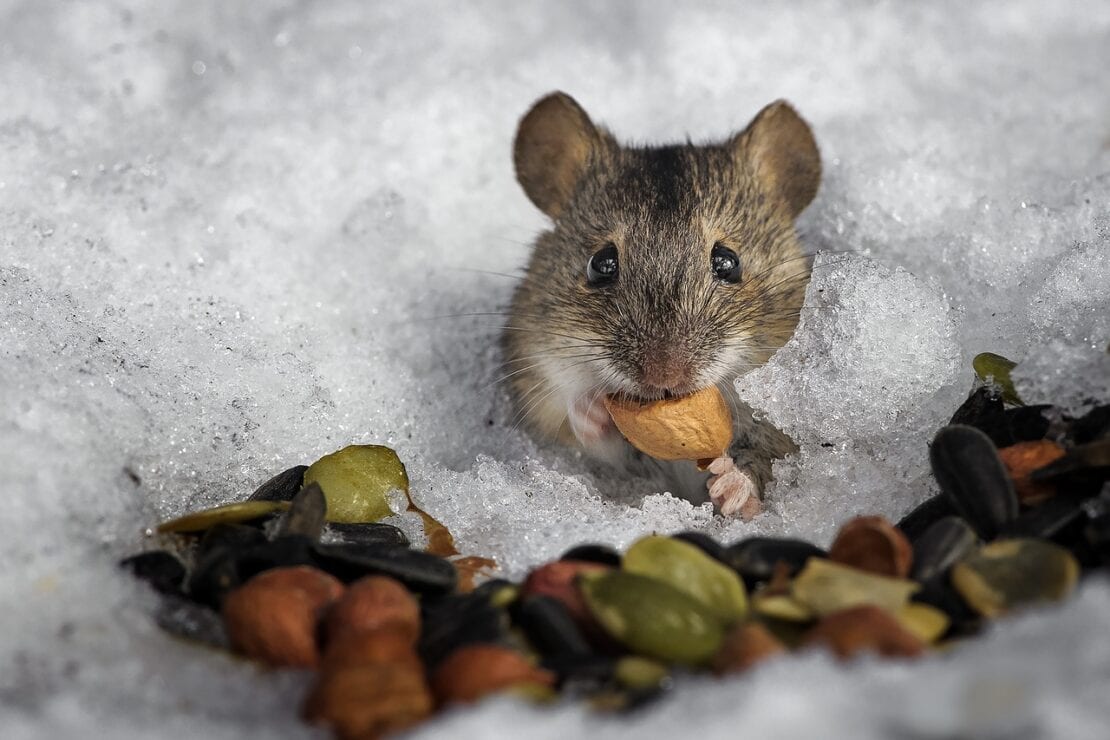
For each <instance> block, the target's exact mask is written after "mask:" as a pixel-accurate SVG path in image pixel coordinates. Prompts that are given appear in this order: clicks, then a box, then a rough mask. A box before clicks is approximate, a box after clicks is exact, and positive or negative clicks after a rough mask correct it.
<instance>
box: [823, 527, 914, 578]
mask: <svg viewBox="0 0 1110 740" xmlns="http://www.w3.org/2000/svg"><path fill="white" fill-rule="evenodd" d="M829 560H832V561H835V562H837V563H843V564H844V565H850V566H852V567H853V568H858V569H859V570H865V571H867V572H869V573H877V574H879V575H881V576H891V577H892V578H905V577H906V576H908V575H909V573H910V566H911V565H913V546H912V545H911V544H910V541H909V540H908V539H907V538H906V535H904V534H902V530H900V529H898V528H897V527H895V526H894V525H893V524H891V523H890V522H888V521H887V520H886V519H884V518H883V517H881V516H857V517H856V518H855V519H851V520H849V521H848V522H847V523H845V524H844V526H842V527H841V528H840V532H839V533H837V535H836V540H835V541H834V542H833V544H832V547H830V548H829Z"/></svg>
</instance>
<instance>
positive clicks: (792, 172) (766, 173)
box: [731, 100, 821, 218]
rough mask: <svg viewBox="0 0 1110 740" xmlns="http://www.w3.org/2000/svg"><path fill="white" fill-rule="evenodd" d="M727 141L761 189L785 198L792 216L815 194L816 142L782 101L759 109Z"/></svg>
mask: <svg viewBox="0 0 1110 740" xmlns="http://www.w3.org/2000/svg"><path fill="white" fill-rule="evenodd" d="M731 144H732V146H733V151H734V152H735V153H736V155H737V156H739V157H741V158H743V159H744V160H746V161H747V163H748V165H749V166H750V167H751V168H752V169H753V170H755V174H756V177H757V178H758V179H759V182H760V184H762V185H763V187H764V189H765V190H766V191H767V192H769V193H773V194H775V195H777V196H778V197H780V198H782V200H783V201H785V203H786V205H787V208H788V209H789V211H790V216H791V217H792V218H793V217H796V216H797V215H798V214H799V213H801V212H802V211H803V210H804V209H805V207H806V206H808V205H809V203H810V201H812V200H813V196H815V195H817V186H818V185H819V184H820V182H821V154H820V152H818V151H817V142H815V141H814V140H813V132H812V131H810V130H809V124H807V123H806V122H805V121H803V120H802V118H801V116H799V115H798V114H797V112H795V110H794V109H793V108H791V107H790V104H789V103H787V102H786V101H785V100H776V101H775V102H774V103H771V104H770V105H768V106H767V107H766V108H764V109H763V110H761V111H760V112H759V114H758V115H756V117H755V118H753V119H752V122H751V123H749V124H748V127H747V128H746V129H744V130H743V131H742V132H741V133H739V134H737V135H736V136H734V137H733V139H732V142H731Z"/></svg>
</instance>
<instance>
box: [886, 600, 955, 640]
mask: <svg viewBox="0 0 1110 740" xmlns="http://www.w3.org/2000/svg"><path fill="white" fill-rule="evenodd" d="M894 616H895V617H896V618H897V619H898V622H899V624H901V625H902V626H903V627H905V628H906V631H907V632H910V633H912V634H913V635H914V636H915V637H917V638H918V639H919V640H921V641H922V642H924V643H934V642H936V641H937V640H938V639H940V636H941V635H943V634H944V633H945V631H946V630H947V629H948V624H949V620H948V615H947V614H945V613H944V612H942V611H941V610H940V609H937V608H936V607H932V606H929V605H928V604H918V603H916V602H911V603H909V604H906V605H905V606H903V607H902V608H901V609H900V610H899V611H898V612H897V613H896V614H895V615H894Z"/></svg>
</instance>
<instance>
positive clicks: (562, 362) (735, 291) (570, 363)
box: [502, 92, 821, 503]
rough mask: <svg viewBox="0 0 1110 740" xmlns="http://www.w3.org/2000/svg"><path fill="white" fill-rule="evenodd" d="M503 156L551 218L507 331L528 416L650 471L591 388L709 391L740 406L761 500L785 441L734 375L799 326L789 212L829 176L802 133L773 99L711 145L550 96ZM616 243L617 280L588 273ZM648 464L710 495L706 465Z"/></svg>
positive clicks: (509, 362)
mask: <svg viewBox="0 0 1110 740" xmlns="http://www.w3.org/2000/svg"><path fill="white" fill-rule="evenodd" d="M513 161H514V165H515V168H516V175H517V179H518V180H519V182H520V184H521V186H522V187H523V189H524V192H525V193H526V194H527V196H528V197H529V199H530V200H531V201H532V202H533V203H534V204H535V205H536V206H537V207H538V208H539V209H540V210H541V211H543V212H544V213H545V214H547V215H548V216H549V217H550V218H551V221H552V226H551V228H550V229H548V230H546V231H544V232H543V233H541V234H540V235H539V236H538V238H537V239H536V241H535V244H534V247H533V250H532V254H531V259H530V261H529V263H528V266H527V270H526V273H525V276H524V278H523V280H522V281H521V282H520V283H519V285H518V286H517V288H516V290H515V292H514V294H513V298H512V302H511V306H510V310H509V320H508V321H507V323H506V327H505V329H504V331H503V333H502V352H503V356H504V360H505V365H506V370H507V373H508V376H507V377H508V381H509V388H510V393H511V395H512V397H513V400H514V403H515V405H516V409H517V413H518V415H519V417H520V419H521V420H522V422H523V423H524V424H525V425H526V426H527V427H528V428H529V429H531V430H532V431H533V433H535V434H537V435H539V436H542V437H545V438H553V439H560V440H563V441H565V442H567V443H570V444H576V445H579V446H581V447H582V448H583V449H585V450H586V452H587V453H589V454H591V455H592V456H594V457H597V458H601V459H604V460H608V461H609V462H612V463H614V464H642V463H643V462H645V461H644V459H643V457H644V456H643V455H641V454H640V453H638V452H636V451H635V450H634V449H633V448H632V447H631V445H629V444H628V443H627V442H626V441H625V440H624V439H623V438H622V437H621V436H620V434H619V433H618V432H617V431H616V429H615V428H614V427H613V425H612V422H611V420H610V419H609V418H608V414H607V412H605V410H604V406H603V405H602V404H601V402H600V399H601V398H602V397H603V396H604V395H605V394H612V393H619V394H625V395H628V396H631V397H635V398H640V399H654V398H661V397H671V396H680V395H685V394H687V393H691V392H693V391H695V390H698V389H701V388H704V387H707V386H709V385H716V386H718V387H719V388H720V389H721V391H722V393H723V394H724V395H725V397H726V399H728V401H729V403H730V405H732V407H733V419H734V441H733V444H732V446H731V448H730V449H729V451H728V454H729V457H730V458H731V459H732V461H733V462H734V463H735V466H736V468H737V469H739V470H742V471H744V472H745V473H746V475H747V477H748V478H750V480H751V482H752V484H753V485H754V489H755V492H756V494H757V495H761V493H762V490H763V488H764V487H765V486H766V484H767V483H768V482H769V481H770V479H771V464H772V462H773V460H774V459H776V458H780V457H783V456H784V455H786V454H789V453H790V452H791V451H793V450H794V449H795V447H794V445H793V443H792V442H791V440H790V439H789V438H788V437H786V435H784V434H783V433H782V432H780V431H779V430H777V429H775V428H774V427H773V426H771V425H769V424H767V423H766V422H757V421H756V420H755V419H754V418H753V415H752V412H751V409H750V408H748V407H746V406H745V405H744V404H742V403H741V402H740V401H739V400H738V399H737V397H736V394H735V391H734V389H733V380H734V379H735V378H736V376H738V375H740V374H742V373H744V372H745V371H747V370H749V369H751V368H753V367H756V366H758V365H761V364H763V363H764V362H766V361H767V359H768V358H769V357H770V356H771V355H772V354H773V353H774V352H775V350H777V349H778V348H779V347H781V346H782V345H783V344H784V343H785V342H786V341H787V340H788V339H789V338H790V336H791V335H792V334H793V332H794V329H795V327H796V325H797V323H798V318H799V313H800V310H801V308H802V304H803V300H804V296H805V289H806V285H807V283H808V280H809V258H808V257H807V256H806V255H805V254H804V252H803V251H802V248H801V244H800V243H799V239H798V236H797V233H796V230H795V226H794V220H795V219H796V218H797V216H798V214H799V213H801V211H802V210H803V209H804V208H805V207H806V206H807V205H808V204H809V203H810V201H812V200H813V198H814V196H815V195H816V192H817V188H818V184H819V182H820V176H821V161H820V155H819V153H818V149H817V145H816V142H815V141H814V138H813V135H812V133H811V131H810V128H809V126H808V125H807V124H806V123H805V121H803V120H802V119H801V117H800V116H798V114H797V113H796V112H795V111H794V109H793V108H792V107H791V106H790V105H789V104H788V103H786V102H784V101H777V102H774V103H771V104H770V105H768V106H767V107H765V108H764V109H763V110H761V111H760V112H759V113H758V114H757V115H756V117H755V118H754V119H753V120H752V122H751V123H750V124H749V125H748V126H747V127H746V128H745V129H744V130H743V131H740V132H739V133H737V134H735V135H733V136H731V137H729V138H728V139H727V140H725V141H723V142H720V143H711V144H703V145H695V144H692V143H689V142H687V143H684V144H673V145H665V146H623V145H621V144H620V143H618V141H617V140H616V139H615V138H614V137H613V135H612V134H611V133H610V132H609V131H608V130H606V129H605V128H603V127H600V126H598V125H596V124H594V123H593V121H591V120H590V117H589V116H588V115H587V114H586V112H585V111H584V110H583V109H582V107H581V106H579V105H578V103H577V102H575V100H574V99H573V98H571V97H570V96H568V95H566V94H565V93H561V92H555V93H552V94H550V95H548V96H546V97H544V98H542V99H541V100H539V101H538V102H537V103H535V105H533V107H532V108H531V109H530V110H529V111H528V113H527V114H525V116H524V117H523V118H522V119H521V121H520V125H519V128H518V130H517V135H516V140H515V144H514V149H513ZM612 248H615V255H616V257H615V260H616V262H615V264H616V265H617V268H616V277H615V278H614V279H611V280H609V282H606V283H604V284H592V283H591V282H590V279H589V278H588V276H587V265H588V264H593V265H601V266H602V267H610V268H611V266H612V264H613V263H612V262H608V263H606V262H597V261H595V262H594V263H591V258H593V257H594V255H597V254H599V253H600V251H601V250H603V249H608V250H609V251H607V252H605V253H604V254H606V255H612V254H613V250H612ZM715 248H716V249H715ZM722 250H723V251H722ZM728 253H732V254H735V255H736V256H737V257H738V258H739V266H740V270H739V280H738V281H737V282H735V283H733V282H727V281H725V280H722V279H721V278H720V274H723V273H715V272H714V269H713V265H718V264H720V265H724V266H726V267H727V266H728V265H729V264H731V263H729V262H727V261H726V262H723V263H715V262H713V261H712V260H713V255H717V254H728ZM596 275H597V273H595V277H596ZM650 463H651V464H654V465H657V466H659V467H661V468H663V469H664V472H665V473H666V474H667V475H668V476H669V477H670V479H671V480H672V481H673V482H674V483H675V485H676V486H677V487H678V488H679V491H677V492H679V493H681V494H682V495H684V496H685V497H687V498H689V499H690V500H692V501H695V502H697V501H703V500H705V498H706V495H707V493H706V490H705V487H706V476H705V474H700V473H698V472H697V471H696V470H695V469H694V466H693V465H692V464H691V463H688V462H679V463H666V464H664V463H659V462H656V461H650ZM718 503H719V502H718Z"/></svg>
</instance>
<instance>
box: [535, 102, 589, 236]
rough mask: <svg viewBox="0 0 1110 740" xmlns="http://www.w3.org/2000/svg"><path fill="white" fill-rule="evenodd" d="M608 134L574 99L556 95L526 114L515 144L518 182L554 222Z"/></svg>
mask: <svg viewBox="0 0 1110 740" xmlns="http://www.w3.org/2000/svg"><path fill="white" fill-rule="evenodd" d="M601 140H602V136H601V133H600V132H599V131H598V129H597V127H596V126H594V124H593V121H591V120H590V117H589V116H588V115H586V111H584V110H582V107H581V106H580V105H578V103H576V102H575V100H574V98H572V97H571V96H569V95H567V94H566V93H562V92H554V93H551V94H550V95H548V96H547V97H545V98H543V99H541V100H539V101H537V102H536V104H535V105H533V106H532V109H531V110H529V111H528V112H527V113H526V114H524V118H522V119H521V121H520V126H519V127H518V128H517V131H516V141H515V142H514V144H513V164H514V166H515V167H516V179H517V180H519V181H520V185H521V187H523V188H524V192H525V193H526V194H527V195H528V198H529V199H530V200H531V201H532V202H533V203H535V204H536V207H538V208H539V209H540V210H541V211H543V212H544V213H546V214H547V215H548V216H551V217H552V218H556V217H558V215H559V214H560V213H562V211H563V209H564V208H566V206H567V204H568V203H569V202H570V199H571V198H572V197H573V196H574V190H575V188H576V187H577V185H578V181H579V180H580V179H581V178H582V175H583V174H585V172H586V168H587V167H588V166H589V164H590V160H591V158H592V157H594V156H595V155H596V154H597V152H598V151H599V149H600V146H601Z"/></svg>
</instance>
